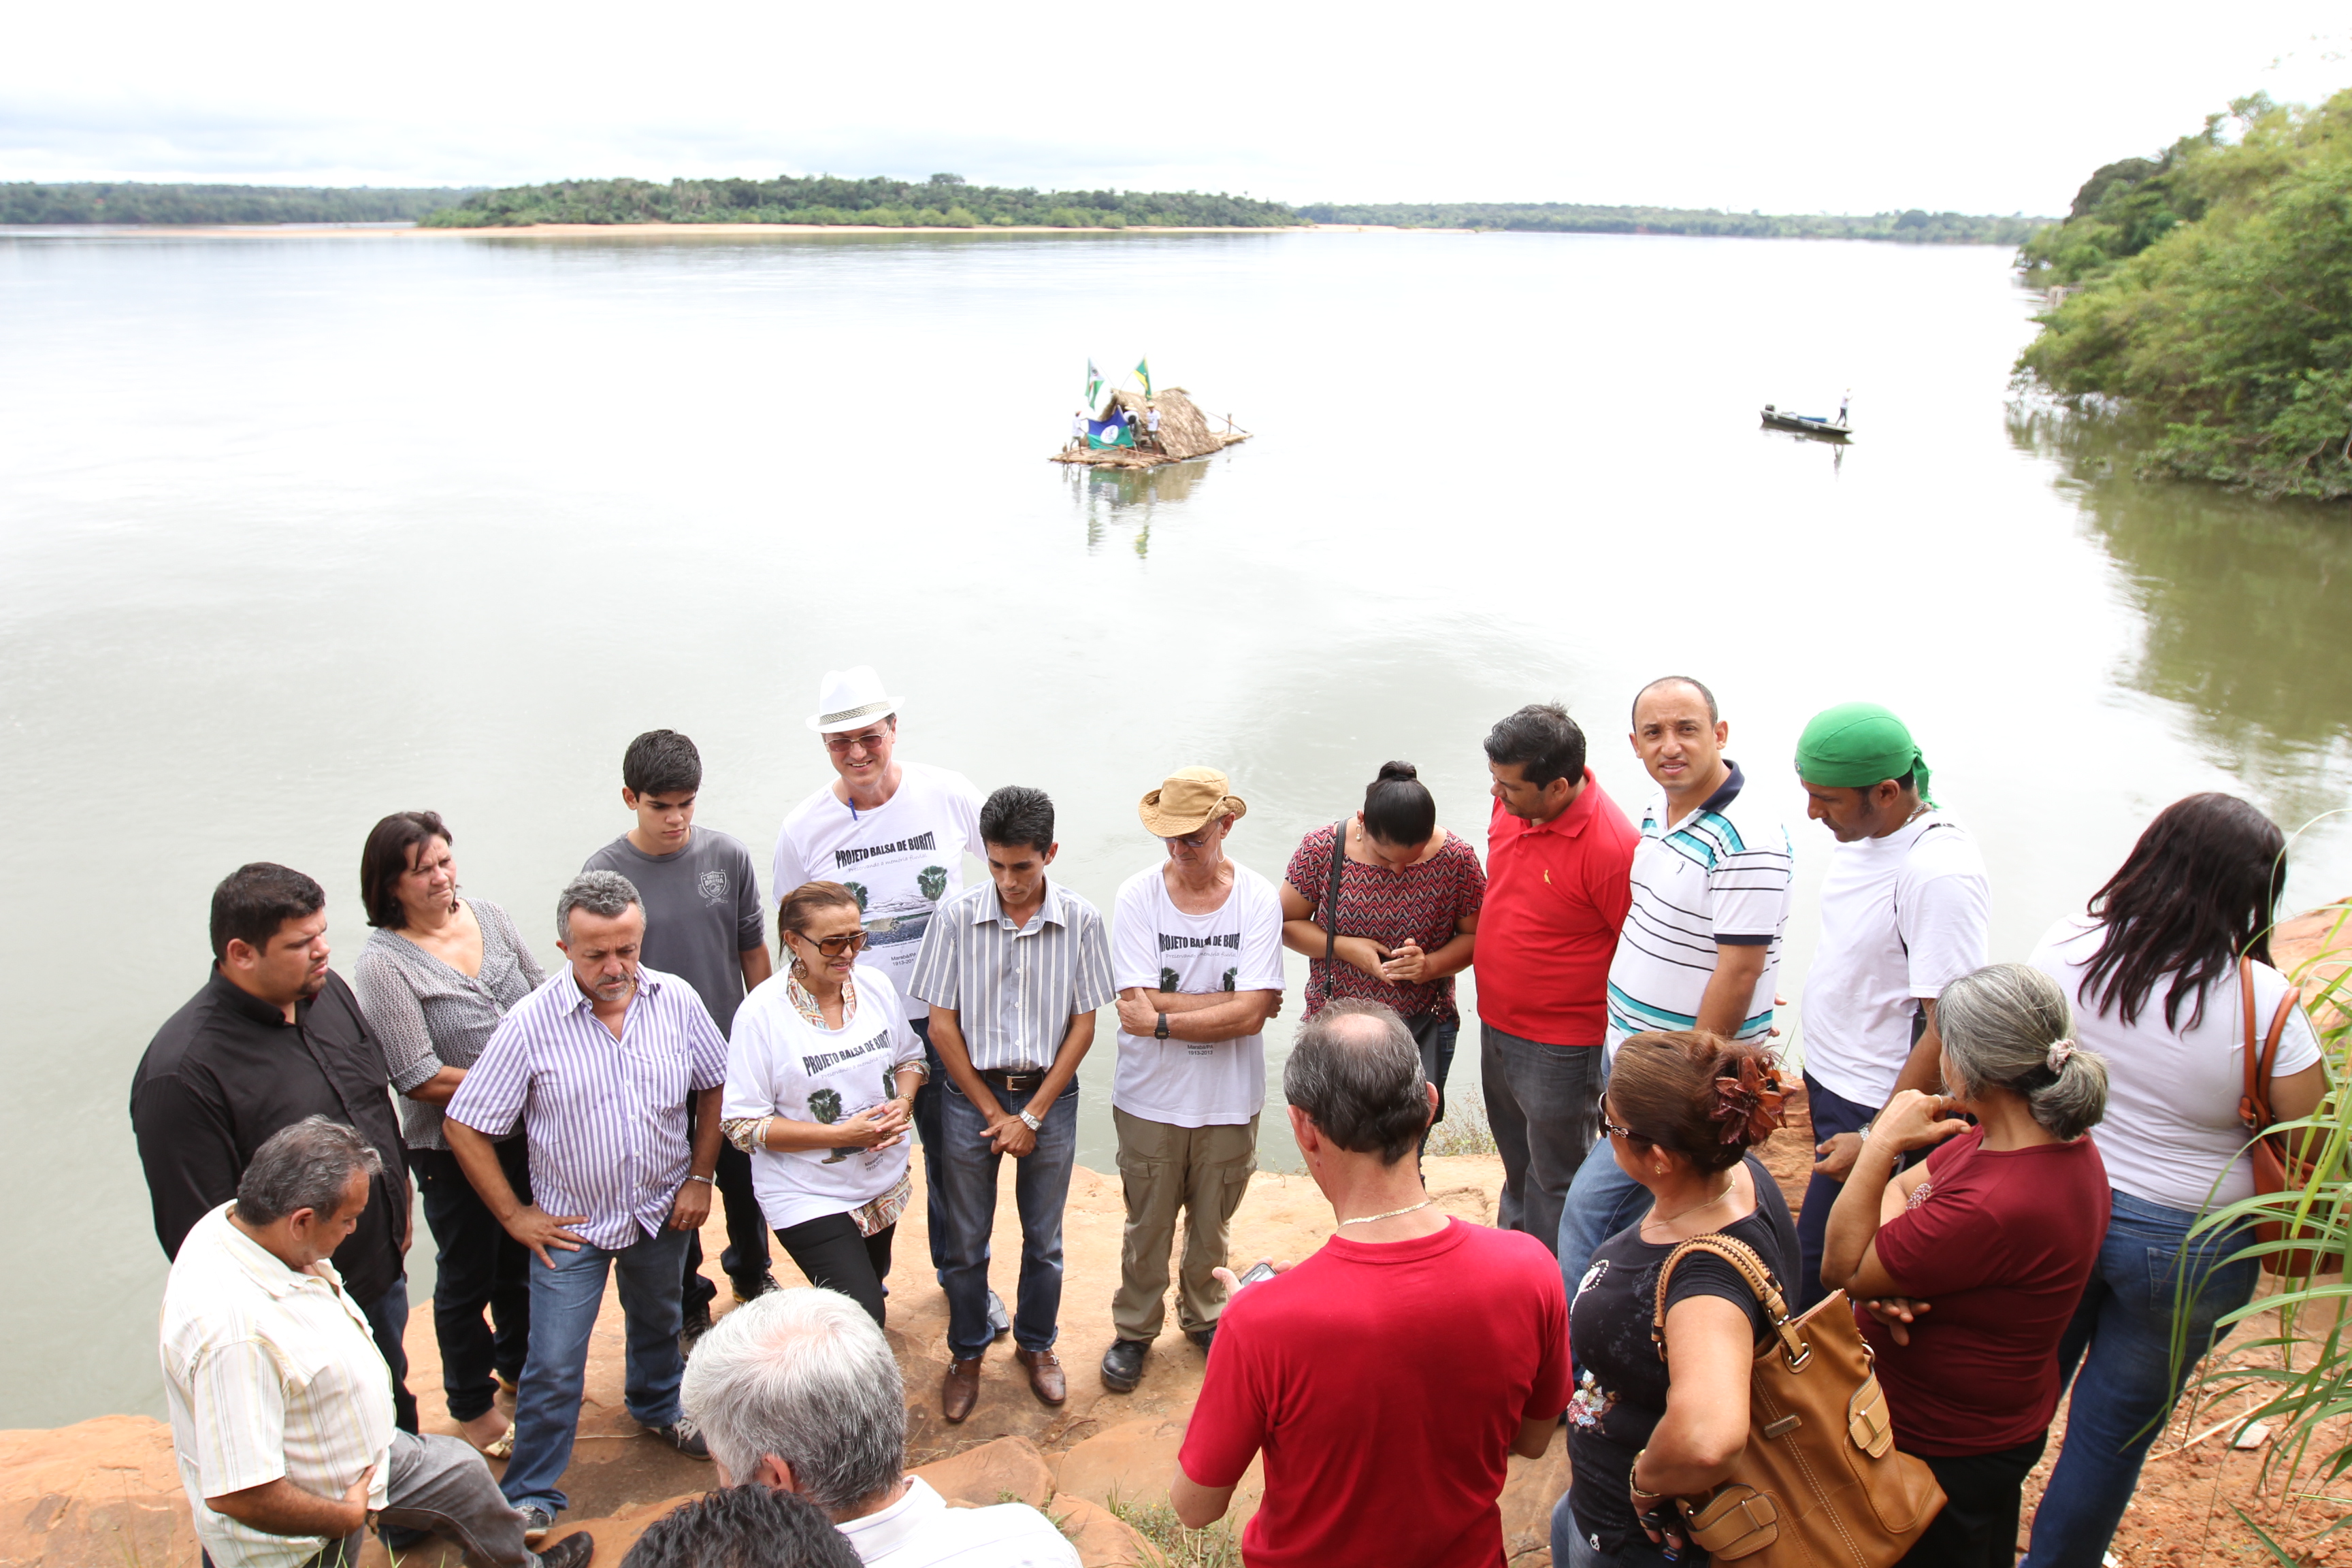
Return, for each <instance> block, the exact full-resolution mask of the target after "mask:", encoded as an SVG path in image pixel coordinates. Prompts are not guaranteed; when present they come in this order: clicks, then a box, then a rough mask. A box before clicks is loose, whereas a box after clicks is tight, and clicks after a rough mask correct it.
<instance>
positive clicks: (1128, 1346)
mask: <svg viewBox="0 0 2352 1568" xmlns="http://www.w3.org/2000/svg"><path fill="white" fill-rule="evenodd" d="M1150 1349H1151V1346H1150V1344H1149V1343H1147V1342H1144V1341H1142V1340H1113V1341H1111V1342H1110V1349H1108V1350H1107V1351H1105V1352H1103V1360H1102V1380H1103V1386H1104V1387H1105V1388H1108V1389H1109V1390H1110V1391H1111V1392H1112V1393H1113V1394H1132V1393H1134V1392H1135V1385H1136V1384H1139V1383H1141V1382H1142V1381H1143V1358H1144V1356H1145V1354H1146V1353H1147V1352H1150Z"/></svg>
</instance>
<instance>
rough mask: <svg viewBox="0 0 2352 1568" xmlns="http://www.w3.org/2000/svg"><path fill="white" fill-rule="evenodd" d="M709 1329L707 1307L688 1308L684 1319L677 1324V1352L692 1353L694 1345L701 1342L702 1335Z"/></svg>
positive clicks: (682, 1353)
mask: <svg viewBox="0 0 2352 1568" xmlns="http://www.w3.org/2000/svg"><path fill="white" fill-rule="evenodd" d="M709 1331H710V1309H709V1307H689V1308H688V1309H687V1311H686V1318H685V1321H682V1322H680V1323H679V1324H678V1326H677V1353H678V1354H680V1355H692V1354H693V1353H694V1347H695V1346H696V1345H698V1344H699V1343H701V1342H702V1336H703V1335H705V1334H707V1333H709Z"/></svg>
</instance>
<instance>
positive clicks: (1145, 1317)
mask: <svg viewBox="0 0 2352 1568" xmlns="http://www.w3.org/2000/svg"><path fill="white" fill-rule="evenodd" d="M1110 1116H1111V1121H1113V1122H1114V1123H1115V1124H1116V1125H1117V1126H1118V1179H1119V1184H1120V1185H1121V1186H1122V1187H1124V1188H1125V1189H1126V1192H1127V1232H1126V1236H1125V1237H1124V1239H1123V1241H1122V1243H1121V1246H1120V1247H1119V1257H1118V1294H1117V1295H1115V1296H1113V1297H1112V1298H1111V1302H1110V1321H1111V1327H1112V1329H1113V1330H1114V1331H1116V1332H1117V1333H1118V1337H1119V1338H1120V1339H1123V1340H1145V1341H1149V1340H1155V1339H1158V1338H1159V1337H1160V1325H1161V1323H1162V1322H1163V1321H1165V1319H1166V1317H1167V1311H1168V1255H1169V1252H1170V1251H1171V1249H1172V1248H1173V1247H1174V1246H1175V1244H1176V1211H1177V1210H1178V1209H1180V1208H1181V1209H1182V1210H1183V1211H1184V1258H1183V1262H1182V1265H1181V1269H1180V1276H1179V1278H1180V1284H1179V1289H1178V1294H1177V1301H1176V1324H1177V1326H1178V1327H1179V1328H1181V1329H1182V1330H1183V1331H1185V1332H1187V1333H1191V1332H1193V1331H1196V1330H1200V1329H1206V1328H1210V1327H1213V1326H1214V1324H1215V1323H1216V1321H1217V1314H1218V1313H1219V1312H1221V1311H1223V1310H1224V1304H1225V1288H1224V1287H1223V1285H1221V1284H1219V1283H1218V1282H1217V1281H1216V1280H1214V1279H1211V1278H1210V1277H1209V1271H1210V1270H1211V1269H1213V1268H1223V1266H1224V1261H1225V1241H1226V1237H1227V1222H1228V1221H1230V1220H1231V1219H1232V1218H1233V1217H1234V1209H1236V1208H1238V1207H1240V1206H1241V1201H1242V1194H1244V1192H1247V1191H1248V1190H1249V1179H1250V1173H1252V1172H1254V1171H1255V1170H1256V1169H1257V1118H1256V1117H1255V1116H1253V1117H1251V1118H1250V1119H1249V1122H1248V1124H1247V1125H1246V1126H1225V1127H1171V1126H1169V1125H1168V1124H1167V1123H1166V1122H1162V1121H1145V1120H1144V1119H1143V1118H1142V1117H1140V1116H1129V1114H1128V1113H1127V1112H1126V1111H1124V1110H1119V1109H1118V1107H1117V1106H1112V1107H1111V1111H1110Z"/></svg>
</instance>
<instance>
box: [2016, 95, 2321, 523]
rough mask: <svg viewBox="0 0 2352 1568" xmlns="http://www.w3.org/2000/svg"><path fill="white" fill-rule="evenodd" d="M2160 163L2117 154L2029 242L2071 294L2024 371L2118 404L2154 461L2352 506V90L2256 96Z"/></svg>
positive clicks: (2032, 378) (2027, 250) (2027, 252)
mask: <svg viewBox="0 0 2352 1568" xmlns="http://www.w3.org/2000/svg"><path fill="white" fill-rule="evenodd" d="M2224 118H2225V117H2224V116H2222V115H2219V114H2217V115H2214V116H2212V117H2211V118H2210V119H2209V120H2207V121H2206V122H2205V129H2204V131H2203V132H2201V133H2200V134H2197V135H2194V136H2185V137H2182V138H2181V139H2180V140H2179V141H2178V142H2174V143H2173V144H2172V145H2171V146H2170V147H2168V148H2166V149H2165V150H2164V151H2163V152H2162V153H2158V155H2157V156H2155V157H2153V158H2126V159H2121V160H2118V161H2117V162H2116V163H2108V164H2106V165H2105V166H2104V167H2102V168H2100V169H2099V170H2098V171H2097V172H2096V173H2095V174H2093V175H2092V176H2091V177H2090V179H2088V180H2086V181H2085V182H2084V184H2083V188H2082V190H2081V192H2080V193H2079V194H2077V195H2076V196H2075V198H2074V209H2073V211H2072V212H2071V214H2070V215H2069V216H2067V218H2066V220H2065V222H2063V224H2060V225H2059V226H2056V227H2055V228H2052V229H2047V230H2044V231H2043V232H2042V233H2041V234H2038V235H2036V236H2035V237H2033V239H2032V241H2031V242H2029V243H2028V244H2027V245H2026V246H2025V247H2024V248H2023V250H2022V251H2021V253H2020V257H2019V259H2020V261H2021V263H2022V264H2023V265H2024V266H2026V267H2027V268H2031V269H2032V271H2033V272H2034V273H2036V274H2038V275H2040V276H2042V277H2044V278H2047V279H2050V280H2051V281H2053V282H2054V283H2059V284H2063V285H2067V286H2068V287H2066V288H2065V289H2063V292H2061V293H2060V295H2059V298H2058V300H2057V301H2056V303H2054V305H2053V308H2052V309H2051V310H2048V311H2047V312H2045V313H2044V314H2043V315H2042V318H2041V321H2042V332H2041V335H2040V336H2038V337H2036V338H2035V339H2034V340H2033V342H2032V343H2030V344H2028V345H2027V346H2026V349H2025V352H2024V353H2023V354H2022V355H2021V356H2020V357H2019V360H2018V370H2019V372H2020V374H2021V377H2023V378H2024V379H2025V380H2026V381H2027V382H2028V383H2030V384H2038V385H2040V386H2042V387H2043V388H2046V389H2047V390H2049V391H2051V392H2053V393H2055V394H2057V395H2060V396H2062V397H2064V398H2067V399H2070V400H2073V401H2074V403H2075V404H2076V405H2077V406H2079V407H2084V408H2088V409H2105V408H2114V407H2117V406H2119V407H2120V408H2121V410H2122V412H2123V416H2124V417H2125V419H2126V422H2127V423H2128V424H2129V425H2130V426H2133V427H2137V428H2144V429H2145V430H2146V433H2147V437H2148V440H2147V447H2146V449H2145V453H2144V460H2143V465H2142V466H2143V467H2144V468H2148V469H2151V470H2154V471H2157V472H2161V473H2168V474H2172V475H2177V476H2180V477H2186V478H2193V479H2212V480H2218V481H2220V482H2222V483H2225V484H2234V485H2242V486H2245V487H2247V488H2250V489H2253V490H2255V491H2257V492H2259V493H2262V494H2264V495H2272V496H2281V495H2300V496H2308V497H2313V498H2315V499H2319V500H2342V499H2345V498H2347V497H2352V90H2347V91H2345V92H2340V93H2337V94H2336V96H2335V97H2334V98H2332V99H2330V100H2327V102H2326V103H2325V104H2323V105H2321V106H2320V107H2318V108H2316V109H2304V108H2297V107H2293V106H2288V107H2282V106H2280V105H2278V104H2274V103H2273V102H2272V101H2271V100H2269V99H2268V98H2267V97H2266V96H2264V95H2263V94H2260V93H2257V94H2254V95H2253V96H2252V97H2250V98H2243V99H2240V100H2237V101H2236V102H2234V103H2232V104H2231V106H2230V114H2229V116H2228V117H2227V118H2228V119H2231V120H2234V121H2236V123H2237V126H2238V127H2239V131H2240V134H2239V136H2238V137H2237V139H2236V140H2235V141H2234V142H2232V141H2230V140H2227V139H2225V136H2224V133H2223V128H2222V127H2223V121H2224Z"/></svg>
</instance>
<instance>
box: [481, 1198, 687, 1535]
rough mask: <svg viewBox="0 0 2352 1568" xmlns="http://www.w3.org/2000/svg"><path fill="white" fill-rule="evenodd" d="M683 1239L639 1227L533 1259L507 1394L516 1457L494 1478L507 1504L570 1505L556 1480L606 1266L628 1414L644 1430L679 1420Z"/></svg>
mask: <svg viewBox="0 0 2352 1568" xmlns="http://www.w3.org/2000/svg"><path fill="white" fill-rule="evenodd" d="M686 1237H687V1233H686V1232H685V1231H682V1230H671V1229H669V1228H668V1227H667V1226H664V1227H663V1228H662V1229H661V1230H659V1231H657V1232H656V1233H655V1234H654V1235H652V1236H647V1235H646V1234H645V1233H644V1232H643V1231H639V1232H638V1233H637V1235H636V1237H635V1239H634V1240H632V1241H631V1242H630V1243H629V1245H628V1246H626V1247H622V1248H621V1249H620V1250H618V1251H617V1252H608V1251H606V1250H605V1249H604V1247H586V1246H583V1247H581V1248H580V1249H579V1250H578V1251H576V1252H562V1251H559V1250H557V1249H556V1248H554V1247H550V1248H548V1252H547V1255H548V1256H549V1257H550V1258H553V1259H554V1260H555V1267H554V1268H544V1267H542V1266H541V1264H540V1262H539V1260H538V1259H537V1258H532V1259H531V1266H530V1359H529V1360H527V1361H525V1362H524V1363H523V1365H522V1391H521V1393H520V1394H518V1395H517V1396H516V1398H515V1425H514V1433H515V1446H514V1458H512V1459H510V1460H509V1461H508V1463H507V1473H506V1477H505V1479H502V1480H501V1481H499V1489H500V1490H501V1491H504V1492H505V1493H506V1494H507V1500H508V1501H509V1502H511V1503H513V1504H514V1505H515V1507H517V1508H532V1507H537V1508H543V1509H545V1510H548V1512H550V1513H558V1512H561V1511H562V1510H564V1509H565V1508H568V1507H570V1506H571V1503H570V1500H569V1499H567V1498H565V1496H564V1495H563V1492H562V1489H560V1488H558V1487H557V1486H556V1484H555V1483H556V1482H558V1481H560V1480H562V1479H563V1472H564V1471H565V1470H566V1469H567V1468H570V1466H571V1464H572V1439H573V1438H574V1437H575V1436H577V1435H578V1433H579V1429H580V1390H581V1385H582V1384H584V1383H585V1382H586V1381H587V1375H588V1336H589V1334H590V1333H591V1332H593V1331H594V1329H595V1327H596V1309H597V1307H598V1306H599V1305H600V1304H601V1303H602V1302H603V1301H604V1276H605V1274H606V1272H607V1270H608V1269H609V1268H617V1269H619V1271H620V1283H621V1311H622V1313H623V1315H624V1316H625V1318H626V1319H627V1320H628V1354H627V1375H626V1379H625V1384H624V1387H625V1390H626V1392H627V1396H628V1406H629V1414H630V1415H632V1416H634V1417H635V1418H636V1420H637V1421H638V1422H639V1423H641V1424H642V1425H644V1426H668V1425H669V1424H670V1423H671V1422H673V1421H675V1420H677V1417H678V1411H679V1405H678V1398H677V1385H678V1384H679V1383H680V1382H681V1381H683V1380H684V1379H685V1377H686V1357H685V1355H684V1354H683V1353H681V1352H679V1350H678V1348H677V1331H678V1324H679V1322H680V1321H681V1319H682V1317H683V1312H682V1310H681V1309H680V1306H679V1303H678V1297H677V1278H678V1269H679V1268H681V1267H683V1266H684V1263H685V1259H686Z"/></svg>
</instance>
